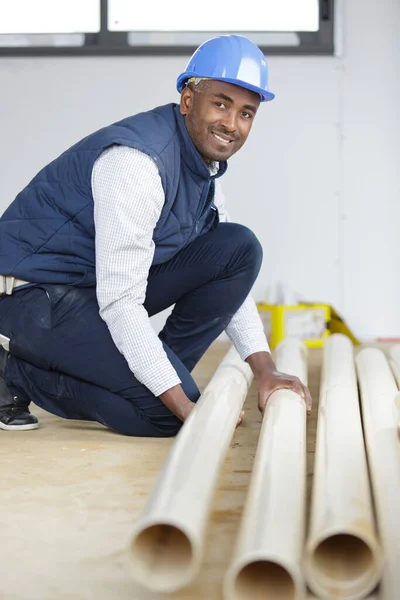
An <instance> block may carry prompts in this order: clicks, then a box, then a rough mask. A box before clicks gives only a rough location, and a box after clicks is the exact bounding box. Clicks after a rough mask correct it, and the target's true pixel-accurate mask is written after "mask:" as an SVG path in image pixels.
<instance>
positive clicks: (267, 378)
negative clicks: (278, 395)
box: [247, 352, 312, 415]
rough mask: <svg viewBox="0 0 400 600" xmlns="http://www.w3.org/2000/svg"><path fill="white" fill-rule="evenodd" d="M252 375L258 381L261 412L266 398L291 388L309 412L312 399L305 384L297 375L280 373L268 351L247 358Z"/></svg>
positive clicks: (308, 412)
mask: <svg viewBox="0 0 400 600" xmlns="http://www.w3.org/2000/svg"><path fill="white" fill-rule="evenodd" d="M247 362H248V363H249V365H250V367H251V369H252V371H253V373H254V377H255V379H256V380H257V383H258V408H259V410H260V412H261V413H262V414H263V413H264V410H265V407H266V404H267V401H268V398H269V397H270V396H271V394H273V393H274V392H276V391H277V390H281V389H288V390H293V391H294V392H295V393H296V394H298V395H299V396H300V397H301V398H303V400H304V402H305V404H306V409H307V414H308V415H309V414H310V413H311V406H312V399H311V394H310V391H309V389H308V388H307V386H305V385H304V384H303V383H302V382H301V381H300V379H299V378H298V377H295V376H294V375H287V374H286V373H281V372H280V371H278V370H277V369H276V367H275V364H274V362H273V360H272V357H271V355H270V354H269V353H268V352H256V353H255V354H251V355H250V356H249V357H248V358H247Z"/></svg>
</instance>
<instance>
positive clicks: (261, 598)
mask: <svg viewBox="0 0 400 600" xmlns="http://www.w3.org/2000/svg"><path fill="white" fill-rule="evenodd" d="M234 590H235V594H234V598H235V600H265V598H273V599H274V600H294V598H295V585H294V582H293V579H292V577H291V575H290V574H289V573H288V571H286V569H284V568H283V567H281V566H280V565H278V564H276V563H274V562H271V561H269V560H258V561H256V562H252V563H250V564H248V565H246V566H245V567H244V568H243V569H242V570H241V571H239V573H238V575H237V577H236V581H235V586H234Z"/></svg>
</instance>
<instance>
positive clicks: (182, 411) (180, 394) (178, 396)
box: [160, 385, 244, 427]
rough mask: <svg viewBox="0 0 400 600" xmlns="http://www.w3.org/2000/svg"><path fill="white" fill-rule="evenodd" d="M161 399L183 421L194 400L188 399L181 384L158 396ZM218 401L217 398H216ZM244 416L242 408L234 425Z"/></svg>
mask: <svg viewBox="0 0 400 600" xmlns="http://www.w3.org/2000/svg"><path fill="white" fill-rule="evenodd" d="M160 398H161V400H162V401H163V403H164V404H165V406H166V407H167V408H169V410H170V411H171V412H172V413H173V414H174V415H175V416H176V417H177V418H178V419H179V420H180V421H183V422H185V421H186V419H187V418H188V416H189V415H190V413H191V412H192V410H193V409H194V407H195V406H196V404H195V402H192V401H191V400H189V398H188V397H187V396H186V394H185V392H184V391H183V388H182V386H181V385H175V386H174V387H172V388H170V389H169V390H167V391H166V392H164V393H163V394H161V396H160ZM217 402H218V400H217ZM243 417H244V411H243V410H242V411H241V413H240V416H239V418H238V421H237V423H236V427H239V425H240V424H241V423H242V421H243Z"/></svg>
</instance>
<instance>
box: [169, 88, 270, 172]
mask: <svg viewBox="0 0 400 600" xmlns="http://www.w3.org/2000/svg"><path fill="white" fill-rule="evenodd" d="M259 105H260V96H259V95H258V94H256V93H255V92H251V91H250V90H247V89H245V88H242V87H239V86H237V85H233V84H232V83H226V82H224V81H216V80H212V79H211V80H203V81H200V83H198V84H197V85H196V86H195V85H194V84H189V86H188V87H186V88H185V89H184V90H183V92H182V94H181V103H180V111H181V114H182V115H184V117H185V123H186V127H187V130H188V132H189V135H190V137H191V139H192V141H193V143H194V145H195V146H196V148H197V150H198V151H199V152H200V154H201V156H202V157H203V159H204V160H205V162H206V163H210V162H212V161H218V162H219V161H223V160H227V159H228V158H230V157H231V156H232V155H233V154H235V152H237V151H238V150H239V148H241V147H242V146H243V144H244V143H245V141H246V139H247V136H248V135H249V133H250V129H251V126H252V124H253V120H254V117H255V115H256V112H257V109H258V107H259Z"/></svg>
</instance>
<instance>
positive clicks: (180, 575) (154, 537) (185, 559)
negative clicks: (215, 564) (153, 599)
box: [132, 525, 194, 591]
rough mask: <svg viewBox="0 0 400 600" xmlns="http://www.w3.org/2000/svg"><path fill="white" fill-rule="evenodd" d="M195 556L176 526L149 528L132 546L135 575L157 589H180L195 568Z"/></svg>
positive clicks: (189, 544)
mask: <svg viewBox="0 0 400 600" xmlns="http://www.w3.org/2000/svg"><path fill="white" fill-rule="evenodd" d="M193 555H194V552H193V547H192V544H191V542H190V540H189V538H188V537H187V536H186V535H185V534H184V533H183V532H182V531H181V530H180V529H178V528H177V527H174V526H173V525H152V526H151V527H147V528H146V529H144V530H143V531H142V532H141V533H139V535H138V536H137V537H136V538H135V539H134V540H133V542H132V558H133V561H134V569H135V574H136V575H137V577H138V579H139V580H141V581H142V582H144V583H145V584H146V585H147V586H148V587H151V588H153V589H165V590H166V591H167V590H169V589H171V590H173V589H175V588H178V587H179V586H180V585H181V584H182V582H185V581H186V578H187V576H188V571H189V570H190V569H191V568H192V563H193Z"/></svg>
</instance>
